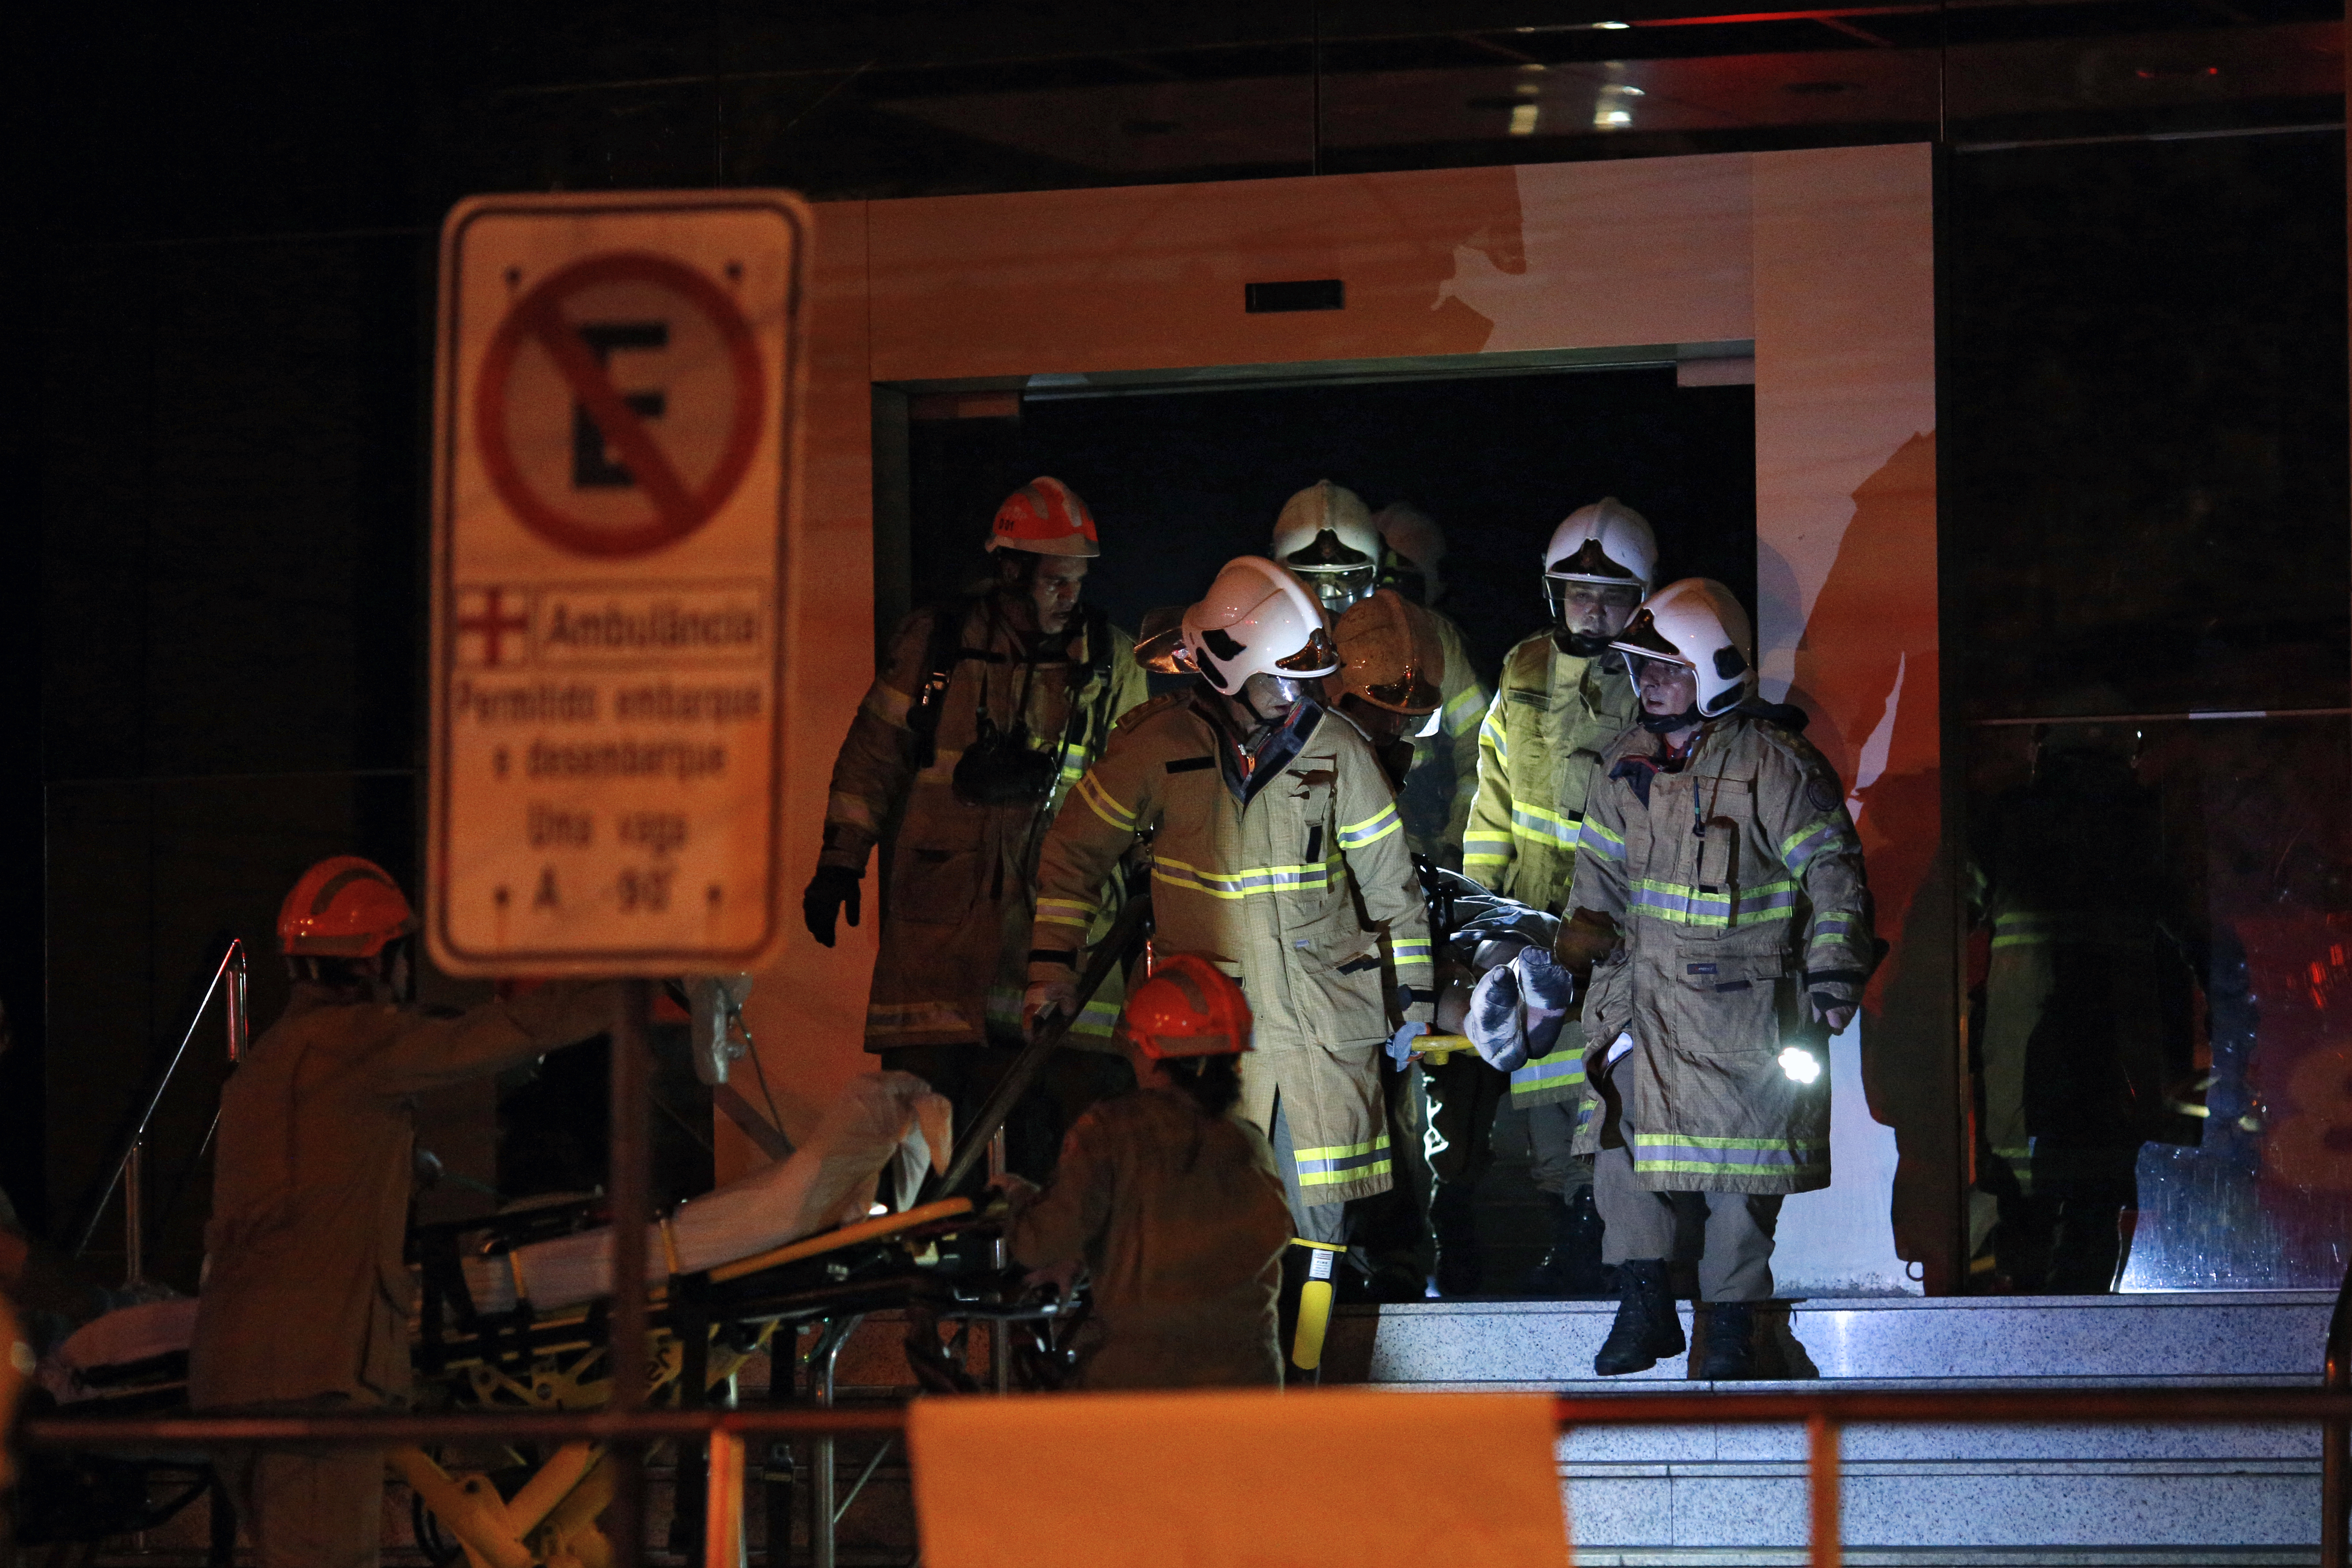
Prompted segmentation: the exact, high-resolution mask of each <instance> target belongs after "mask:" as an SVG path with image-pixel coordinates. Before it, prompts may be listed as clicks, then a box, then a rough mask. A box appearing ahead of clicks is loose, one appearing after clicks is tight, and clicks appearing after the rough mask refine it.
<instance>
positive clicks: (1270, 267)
mask: <svg viewBox="0 0 2352 1568" xmlns="http://www.w3.org/2000/svg"><path fill="white" fill-rule="evenodd" d="M873 212H874V217H873V247H874V252H873V254H874V379H875V380H877V381H899V380H908V381H911V380H926V379H936V378H944V377H950V376H982V375H1030V374H1038V373H1041V372H1055V371H1059V372H1087V371H1112V370H1156V369H1171V368H1176V367H1180V366H1187V365H1202V364H1281V363H1291V362H1294V361H1298V360H1325V359H1369V358H1374V357H1380V356H1386V355H1395V354H1455V353H1477V352H1478V351H1479V350H1480V349H1481V348H1483V347H1484V346H1485V344H1486V337H1487V331H1488V322H1487V321H1486V318H1485V317H1483V316H1481V315H1479V314H1478V313H1477V312H1476V311H1475V310H1471V309H1469V308H1468V307H1466V306H1464V305H1462V304H1460V303H1458V302H1455V301H1451V300H1445V299H1444V298H1443V297H1442V293H1441V285H1442V284H1443V283H1444V280H1445V279H1447V278H1448V277H1450V276H1451V275H1452V273H1453V271H1454V253H1455V251H1456V249H1457V248H1460V247H1465V246H1467V247H1473V248H1477V247H1489V248H1490V249H1491V251H1492V253H1493V254H1495V255H1496V257H1497V258H1498V260H1499V262H1500V264H1502V265H1506V266H1515V265H1517V261H1516V259H1515V258H1516V255H1517V237H1518V226H1519V225H1518V204H1517V192H1516V185H1515V184H1514V181H1513V179H1512V171H1510V170H1508V169H1468V170H1457V171H1452V172H1449V173H1447V174H1443V175H1433V174H1369V175H1360V176H1354V177H1349V178H1343V179H1321V180H1313V179H1297V180H1252V181H1239V182H1234V183H1231V184H1208V185H1144V186H1135V187H1129V188H1123V189H1118V190H1102V191H1043V192H1034V193H1027V194H1023V195H1002V196H954V197H943V198H940V199H937V200H922V201H906V202H877V203H876V204H875V205H874V209H873ZM1304 278H1339V279H1345V280H1346V283H1347V288H1348V306H1347V309H1346V310H1311V311H1300V312H1297V313H1291V314H1280V315H1259V316H1252V315H1246V314H1244V312H1243V310H1242V287H1243V285H1244V284H1245V283H1252V282H1265V281H1273V280H1281V279H1304Z"/></svg>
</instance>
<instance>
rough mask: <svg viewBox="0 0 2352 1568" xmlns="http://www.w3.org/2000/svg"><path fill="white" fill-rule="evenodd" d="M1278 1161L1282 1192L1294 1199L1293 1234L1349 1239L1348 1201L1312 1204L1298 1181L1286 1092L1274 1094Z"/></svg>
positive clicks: (1304, 1238) (1309, 1238) (1306, 1237)
mask: <svg viewBox="0 0 2352 1568" xmlns="http://www.w3.org/2000/svg"><path fill="white" fill-rule="evenodd" d="M1273 1142H1274V1164H1275V1169H1276V1170H1278V1171H1280V1172H1281V1173H1282V1195H1283V1196H1284V1197H1285V1198H1286V1199H1288V1200H1289V1202H1290V1223H1291V1225H1292V1226H1293V1227H1294V1229H1293V1230H1292V1232H1291V1234H1292V1235H1294V1236H1296V1237H1298V1238H1299V1239H1300V1240H1302V1241H1328V1242H1334V1243H1337V1242H1341V1241H1345V1240H1347V1238H1348V1208H1349V1205H1346V1204H1343V1203H1342V1204H1309V1203H1307V1199H1306V1195H1305V1189H1304V1188H1302V1187H1300V1186H1299V1184H1298V1162H1297V1160H1296V1159H1294V1158H1292V1151H1293V1150H1294V1149H1295V1148H1296V1147H1297V1145H1295V1144H1294V1143H1292V1142H1291V1141H1290V1118H1289V1117H1288V1116H1286V1115H1285V1114H1284V1113H1283V1109H1282V1095H1281V1093H1280V1092H1279V1091H1276V1094H1275V1097H1274V1139H1273Z"/></svg>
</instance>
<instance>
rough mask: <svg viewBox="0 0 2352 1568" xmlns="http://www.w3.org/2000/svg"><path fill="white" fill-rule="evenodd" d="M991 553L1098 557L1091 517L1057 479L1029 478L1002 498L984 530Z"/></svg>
mask: <svg viewBox="0 0 2352 1568" xmlns="http://www.w3.org/2000/svg"><path fill="white" fill-rule="evenodd" d="M988 548H989V549H991V550H1026V551H1029V552H1033V553H1034V554H1038V555H1100V554H1101V553H1102V546H1101V545H1100V544H1099V543H1098V542H1097V541H1096V539H1095V514H1094V513H1092V512H1090V511H1088V510H1087V503H1086V502H1084V501H1082V500H1079V499H1078V492H1077V491H1076V490H1074V489H1071V488H1070V487H1069V486H1067V485H1066V484H1064V483H1063V482H1062V481H1061V480H1059V479H1050V478H1044V477H1041V478H1038V479H1031V480H1030V481H1029V482H1028V483H1027V484H1025V485H1023V486H1022V487H1021V488H1020V489H1017V490H1014V491H1013V493H1012V494H1011V495H1009V496H1007V497H1005V498H1004V504H1003V506H1001V507H998V508H997V509H996V521H995V523H994V524H993V525H992V526H991V527H990V529H989V531H988Z"/></svg>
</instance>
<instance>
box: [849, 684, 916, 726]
mask: <svg viewBox="0 0 2352 1568" xmlns="http://www.w3.org/2000/svg"><path fill="white" fill-rule="evenodd" d="M914 705H915V700H914V699H913V698H912V697H909V696H908V695H907V693H905V692H903V691H901V690H899V689H898V688H896V687H894V686H890V685H887V684H886V683H884V682H882V681H879V680H877V681H876V682H875V683H874V684H873V685H872V686H869V687H867V688H866V700H865V701H863V702H860V703H859V704H858V705H857V707H858V710H859V711H861V712H865V713H871V714H872V715H874V717H876V718H877V719H879V720H881V721H882V722H884V723H885V724H887V725H889V726H890V727H891V728H892V729H894V730H903V729H905V728H906V727H907V710H908V709H909V708H912V707H913V706H914Z"/></svg>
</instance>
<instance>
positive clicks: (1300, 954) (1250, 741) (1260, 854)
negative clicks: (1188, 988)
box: [1027, 556, 1431, 1247]
mask: <svg viewBox="0 0 2352 1568" xmlns="http://www.w3.org/2000/svg"><path fill="white" fill-rule="evenodd" d="M1144 653H1145V657H1146V658H1147V659H1153V658H1159V659H1164V660H1166V661H1168V662H1169V665H1170V667H1171V668H1183V669H1187V670H1190V671H1192V673H1194V674H1196V675H1198V677H1199V678H1200V679H1199V681H1198V683H1197V684H1196V685H1195V686H1193V687H1192V689H1190V690H1185V691H1177V692H1171V693H1168V694H1166V695H1164V696H1161V697H1158V698H1155V699H1153V700H1151V701H1150V702H1148V703H1146V704H1145V705H1144V706H1143V707H1141V708H1139V709H1138V710H1136V711H1135V712H1133V713H1131V714H1129V716H1128V717H1127V718H1126V719H1125V720H1123V721H1121V722H1120V723H1119V725H1118V728H1117V730H1116V731H1114V732H1113V733H1112V736H1111V742H1110V745H1109V748H1108V750H1107V751H1106V752H1104V753H1103V756H1102V759H1101V761H1099V762H1097V763H1096V764H1095V765H1094V767H1093V768H1092V769H1090V770H1089V771H1088V772H1087V776H1086V778H1085V779H1084V780H1083V781H1082V782H1081V783H1080V784H1079V785H1078V790H1077V800H1076V802H1075V803H1074V804H1073V805H1072V807H1071V809H1070V810H1068V811H1066V812H1064V813H1063V814H1062V816H1060V817H1059V818H1058V819H1057V820H1056V821H1055V824H1054V828H1053V831H1052V832H1051V833H1050V834H1049V835H1048V836H1047V837H1046V841H1045V852H1044V854H1043V856H1042V857H1041V858H1040V860H1039V866H1038V895H1039V898H1038V914H1037V925H1036V929H1035V931H1034V935H1033V937H1032V941H1031V946H1032V949H1033V951H1032V952H1031V955H1030V956H1031V964H1030V971H1029V974H1030V986H1029V996H1028V1002H1027V1010H1028V1012H1029V1015H1030V1016H1031V1018H1032V1020H1033V1026H1034V1019H1036V1018H1037V1017H1039V1016H1043V1015H1044V1014H1045V1013H1046V1012H1047V1011H1048V1010H1066V1009H1067V1007H1068V1006H1069V1005H1070V1001H1071V999H1072V997H1073V995H1074V994H1075V986H1074V983H1073V982H1074V976H1075V974H1076V966H1077V962H1078V953H1079V949H1080V947H1081V945H1082V942H1083V940H1084V937H1085V935H1086V931H1087V927H1088V926H1089V925H1090V924H1091V923H1092V922H1093V921H1094V920H1095V919H1096V918H1097V912H1096V910H1095V909H1094V907H1093V900H1094V899H1095V897H1096V893H1095V889H1098V888H1100V887H1101V886H1102V884H1103V881H1104V879H1105V878H1106V877H1108V874H1109V872H1110V868H1112V867H1113V866H1115V865H1117V864H1118V861H1119V859H1120V858H1121V857H1122V856H1124V855H1125V854H1127V852H1128V851H1129V848H1130V847H1133V846H1134V845H1135V844H1136V842H1137V841H1138V840H1139V838H1141V837H1150V838H1151V839H1152V844H1151V853H1152V868H1151V887H1152V903H1153V916H1154V922H1155V930H1156V935H1155V938H1154V941H1155V942H1156V944H1157V945H1159V946H1160V947H1161V948H1163V949H1170V950H1174V951H1178V952H1194V953H1199V954H1201V955H1202V956H1203V957H1204V958H1205V959H1206V960H1207V961H1208V962H1210V963H1213V964H1214V965H1215V966H1216V967H1217V969H1218V970H1219V971H1220V972H1222V973H1226V974H1229V975H1232V976H1234V977H1235V978H1237V979H1238V980H1240V982H1241V984H1242V988H1243V990H1244V993H1245V994H1246V995H1247V996H1248V998H1249V1004H1250V1010H1251V1013H1252V1015H1253V1016H1254V1018H1255V1037H1254V1041H1253V1049H1252V1051H1251V1053H1250V1054H1249V1055H1248V1056H1246V1057H1244V1058H1243V1062H1242V1069H1241V1079H1242V1100H1243V1110H1244V1114H1245V1115H1246V1116H1247V1117H1248V1119H1249V1121H1251V1123H1252V1124H1254V1125H1255V1127H1256V1128H1257V1129H1258V1130H1259V1131H1261V1132H1264V1133H1265V1134H1266V1135H1267V1137H1268V1138H1269V1139H1270V1140H1271V1142H1273V1145H1274V1150H1275V1156H1276V1165H1277V1168H1278V1169H1279V1170H1280V1172H1281V1174H1282V1178H1283V1185H1284V1187H1285V1189H1286V1193H1287V1195H1288V1200H1289V1204H1290V1209H1291V1215H1292V1219H1293V1221H1294V1223H1295V1224H1296V1225H1297V1234H1298V1237H1300V1238H1301V1239H1302V1240H1304V1241H1306V1242H1308V1243H1320V1244H1323V1245H1325V1246H1326V1247H1332V1246H1337V1245H1339V1244H1341V1243H1342V1242H1343V1241H1344V1238H1345V1230H1346V1225H1345V1217H1344V1216H1345V1205H1346V1203H1347V1201H1348V1200H1349V1199H1352V1198H1365V1197H1371V1196H1374V1195H1376V1194H1381V1193H1384V1192H1386V1191H1388V1190H1389V1188H1390V1186H1391V1183H1392V1168H1393V1161H1392V1156H1391V1145H1390V1142H1389V1133H1388V1127H1387V1117H1386V1112H1385V1108H1384V1106H1383V1103H1382V1099H1381V1067H1380V1059H1381V1050H1382V1047H1383V1045H1384V1044H1385V1043H1386V1042H1387V1040H1388V1039H1389V1037H1391V1035H1392V1034H1393V1033H1394V1032H1395V1030H1396V1027H1397V1026H1398V1024H1399V1023H1400V1022H1405V1021H1411V1022H1415V1023H1422V1022H1425V1021H1426V1020H1427V1018H1428V1017H1429V1014H1430V1005H1431V996H1430V991H1429V985H1430V952H1429V927H1428V917H1427V913H1426V911H1425V909H1424V907H1423V902H1422V896H1421V889H1420V886H1419V883H1418V880H1417V879H1416V877H1415V875H1414V871H1413V867H1412V856H1411V855H1410V854H1409V853H1408V851H1407V850H1406V848H1405V843H1404V834H1403V830H1402V823H1401V821H1400V819H1399V817H1398V815H1397V808H1396V802H1395V800H1394V798H1393V796H1392V795H1391V793H1390V790H1389V786H1388V782H1387V780H1386V779H1385V778H1384V777H1383V776H1382V775H1381V768H1380V763H1379V762H1378V761H1377V760H1376V759H1375V758H1374V757H1373V755H1372V752H1371V748H1370V745H1369V744H1368V743H1367V742H1365V740H1364V738H1363V736H1362V735H1361V734H1360V733H1358V732H1357V731H1356V730H1355V729H1354V728H1353V727H1352V726H1350V725H1349V724H1346V723H1342V722H1338V721H1331V720H1330V719H1329V718H1328V715H1327V714H1326V713H1325V711H1324V710H1323V709H1322V707H1321V706H1320V705H1318V703H1317V702H1316V701H1315V700H1313V699H1312V698H1311V697H1310V696H1309V695H1308V692H1307V682H1309V681H1311V680H1313V679H1315V678H1316V677H1318V676H1324V675H1328V674H1331V673H1332V672H1333V671H1334V669H1335V668H1336V667H1337V660H1336V658H1334V656H1333V653H1332V648H1331V641H1330V635H1329V633H1328V630H1327V629H1326V627H1325V626H1324V622H1323V616H1322V615H1321V613H1320V611H1319V610H1318V607H1317V605H1316V604H1315V601H1314V600H1313V599H1312V598H1311V597H1310V596H1309V595H1307V592H1306V590H1305V589H1303V588H1302V587H1301V586H1300V585H1299V584H1298V582H1297V580H1296V579H1295V578H1293V577H1292V576H1291V575H1290V574H1288V573H1286V572H1285V571H1283V570H1282V569H1281V568H1280V567H1278V566H1276V565H1275V564H1274V563H1272V562H1270V561H1265V560H1263V559H1260V558H1258V557H1255V556H1243V557H1241V558H1240V559H1238V560H1235V561H1233V562H1231V563H1227V565H1226V566H1225V568H1224V570H1223V572H1221V573H1219V574H1218V576H1217V580H1216V582H1215V583H1214V584H1212V585H1211V587H1210V589H1209V593H1208V595H1207V596H1206V597H1205V598H1203V599H1202V601H1201V602H1200V603H1199V604H1196V605H1192V607H1191V608H1190V609H1188V610H1187V611H1186V612H1185V613H1184V616H1183V619H1182V622H1181V626H1178V627H1176V628H1174V629H1173V630H1171V632H1170V633H1169V634H1167V635H1166V636H1165V637H1160V638H1155V639H1153V642H1152V643H1151V644H1149V645H1146V647H1145V649H1144ZM1400 1014H1401V1015H1402V1017H1400V1016H1398V1015H1400Z"/></svg>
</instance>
